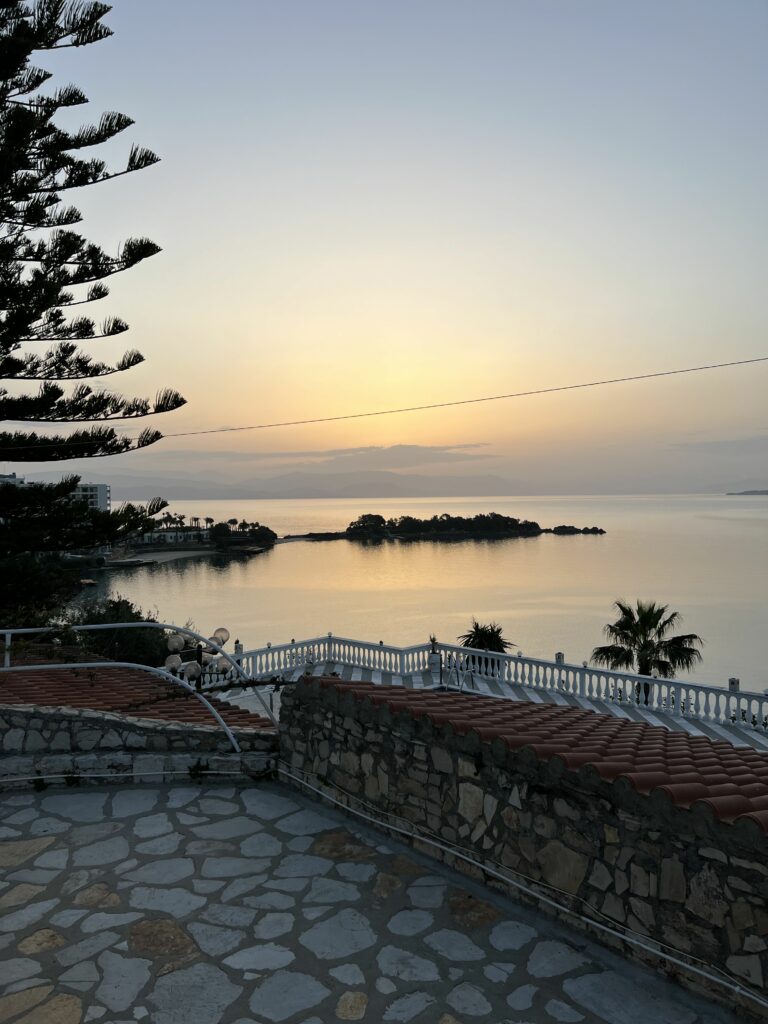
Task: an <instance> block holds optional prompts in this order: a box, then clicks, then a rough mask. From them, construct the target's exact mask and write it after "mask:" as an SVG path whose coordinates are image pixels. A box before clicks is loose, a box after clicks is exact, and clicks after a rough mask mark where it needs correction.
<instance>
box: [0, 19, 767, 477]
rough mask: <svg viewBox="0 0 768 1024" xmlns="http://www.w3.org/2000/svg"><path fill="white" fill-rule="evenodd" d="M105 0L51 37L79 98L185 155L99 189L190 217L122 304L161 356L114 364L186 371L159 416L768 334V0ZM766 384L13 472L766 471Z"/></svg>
mask: <svg viewBox="0 0 768 1024" xmlns="http://www.w3.org/2000/svg"><path fill="white" fill-rule="evenodd" d="M107 21H108V23H109V24H110V26H111V27H112V28H113V29H114V30H115V36H114V38H112V39H110V40H108V41H106V42H103V43H100V44H98V45H95V46H89V47H86V48H84V49H82V50H74V51H73V50H68V51H65V52H63V53H62V54H59V55H51V56H49V57H47V58H46V59H45V61H44V63H45V64H46V65H47V66H49V67H50V68H51V69H52V70H54V71H55V72H56V75H57V81H58V82H63V81H64V80H66V81H74V82H76V83H77V84H78V85H80V86H81V87H82V88H84V89H85V91H86V93H87V94H88V95H89V97H90V98H91V101H92V102H91V104H90V106H89V107H85V108H80V109H79V110H77V111H75V112H71V113H70V116H71V117H72V119H74V120H77V122H78V123H79V122H81V121H83V120H85V119H86V114H87V115H88V116H93V117H95V116H98V114H99V113H100V112H101V111H102V110H105V109H116V110H120V111H123V112H125V113H128V114H130V115H131V116H132V117H134V118H135V120H136V125H135V126H134V127H133V128H131V129H129V130H128V131H127V132H126V133H125V134H124V135H123V136H122V137H121V138H120V139H119V140H115V141H114V142H112V143H110V145H109V147H104V148H105V151H106V152H107V153H108V154H109V155H110V156H111V157H113V158H114V159H115V161H116V162H117V161H119V159H121V158H122V157H123V156H124V155H125V153H126V152H127V148H128V146H129V145H130V143H131V142H133V141H136V142H139V143H141V144H143V145H146V146H149V147H150V148H152V149H154V150H156V151H157V152H158V153H159V155H160V156H161V158H162V162H161V163H160V164H159V165H158V166H157V167H154V168H151V169H148V170H145V171H142V172H141V173H139V174H135V175H130V176H127V177H124V178H120V179H118V180H116V181H113V182H110V183H105V184H101V185H99V186H96V187H93V188H88V189H85V190H83V192H82V193H80V194H78V196H77V197H76V198H77V201H78V203H79V205H81V208H82V209H83V212H84V213H85V215H86V219H85V222H84V225H83V230H84V231H85V232H86V233H88V235H89V236H90V237H92V238H93V239H94V240H95V241H98V242H100V243H102V244H105V245H109V246H115V245H117V244H118V243H119V242H120V241H121V240H122V239H123V238H125V237H127V236H128V235H149V236H150V237H152V238H153V239H154V240H155V241H157V242H158V243H159V244H160V245H162V246H163V252H162V254H160V255H159V256H156V257H154V258H153V259H152V260H149V261H147V262H146V263H145V264H143V265H142V266H140V267H138V268H135V269H133V270H131V271H130V272H129V273H127V274H125V275H122V276H121V277H118V278H114V279H113V283H112V285H111V290H112V295H111V297H110V299H108V300H107V301H106V302H104V303H101V304H100V306H101V307H102V308H98V307H93V309H94V313H98V315H99V316H101V315H102V314H106V313H115V314H119V315H121V316H124V317H125V318H126V319H127V320H128V321H129V323H130V324H131V328H132V329H131V333H130V334H128V335H123V336H122V337H121V338H117V339H114V340H109V341H106V342H105V341H101V342H94V343H92V344H93V345H94V347H95V346H96V345H98V346H99V350H98V352H99V356H100V357H102V358H106V357H108V356H118V355H119V354H120V352H121V351H122V350H123V349H124V348H126V347H137V348H139V349H140V350H141V351H142V352H143V353H144V354H145V356H146V357H147V362H146V363H145V364H144V365H142V366H140V367H137V368H135V369H134V370H131V371H130V372H127V373H124V374H121V375H119V377H118V378H110V383H114V385H115V386H116V388H117V389H119V390H121V391H123V392H125V393H129V394H137V395H142V394H153V393H154V392H155V391H156V390H158V389H159V388H160V387H163V386H173V387H175V388H177V389H178V390H180V391H181V392H182V393H183V394H184V395H185V396H186V398H187V399H188V405H187V406H186V407H185V408H184V409H182V410H180V411H177V412H174V413H172V414H169V415H166V416H163V417H158V418H157V419H156V420H155V421H154V424H155V425H157V426H158V427H159V428H160V429H162V430H163V431H165V432H168V433H174V432H186V431H193V430H203V429H209V428H215V427H219V426H223V425H232V426H241V425H248V424H253V423H264V422H270V421H275V420H286V419H305V418H312V417H317V416H332V415H341V414H345V413H353V412H359V411H364V410H368V409H378V408H390V407H393V406H405V405H413V404H426V403H431V402H439V401H450V400H452V399H464V398H471V397H477V396H482V395H493V394H499V393H506V392H510V391H518V390H528V389H534V388H541V387H552V386H556V385H559V384H572V383H579V382H582V381H589V380H595V379H602V378H607V377H614V376H624V375H629V374H637V373H643V372H652V371H656V370H665V369H674V368H678V367H683V366H687V365H700V364H704V363H709V362H719V361H724V360H730V359H741V358H750V357H756V356H761V355H765V354H768V337H767V335H768V332H767V331H766V327H768V288H766V283H767V282H766V273H767V268H768V258H766V257H768V252H766V250H767V249H768V242H767V241H766V240H767V239H768V230H767V229H768V207H767V206H766V196H765V182H766V180H768V136H766V133H765V131H764V123H765V122H764V107H765V98H766V95H767V94H768V65H767V64H766V62H765V59H764V55H765V44H766V37H767V35H768V7H766V5H765V4H764V2H763V0H739V2H738V3H731V4H723V3H722V2H720V0H675V2H674V3H670V2H669V0H644V2H643V3H632V4H617V3H615V0H580V2H579V3H573V2H571V0H482V3H478V4H468V3H466V2H460V3H459V2H455V0H407V2H406V0H388V2H387V3H373V2H370V0H324V2H323V3H317V0H290V2H283V3H274V2H272V3H266V2H262V0H228V2H227V3H226V4H222V5H215V4H214V5H212V4H210V3H209V2H202V0H117V2H116V3H115V5H114V9H113V12H112V13H111V14H110V15H109V17H108V19H107ZM107 306H108V307H109V308H107ZM767 385H768V364H763V365H762V366H761V365H758V366H752V367H746V368H738V369H729V370H724V371H719V372H713V373H707V374H704V373H702V374H698V375H691V376H686V377H674V378H668V379H664V380H659V381H651V382H645V383H634V384H621V385H612V386H610V387H605V388H601V389H594V390H587V391H577V392H574V393H570V394H568V393H566V394H556V395H548V396H540V397H531V398H524V399H519V400H511V401H506V402H492V403H489V404H487V405H473V406H464V407H458V408H455V409H445V410H438V411H431V412H420V413H408V414H404V415H400V416H387V417H382V418H374V419H366V420H357V421H355V420H352V421H347V422H342V423H335V424H325V425H311V426H305V427H292V428H281V429H274V430H263V431H253V432H243V433H229V434H221V435H209V436H204V437H180V438H176V439H170V438H169V439H167V440H165V441H163V442H161V443H160V444H158V445H156V446H154V447H153V448H151V449H148V450H147V451H146V452H143V453H140V454H136V455H129V456H122V457H118V458H112V459H100V460H93V461H90V462H88V463H75V464H66V465H64V464H60V465H59V466H56V467H50V466H43V465H27V466H26V467H23V466H19V465H15V466H14V465H10V464H5V467H6V468H7V469H16V470H17V471H22V470H24V471H25V472H27V473H32V474H35V473H37V472H41V473H42V472H46V473H50V472H52V469H56V470H59V469H76V470H78V471H83V472H84V474H85V476H86V477H87V478H90V479H94V480H107V481H113V482H115V481H117V482H119V481H121V480H122V481H123V485H124V487H125V488H127V489H128V490H130V489H131V487H135V488H138V489H139V490H142V489H144V488H149V490H150V492H151V493H157V492H158V488H157V486H151V485H152V484H154V482H155V481H159V482H163V481H172V480H173V481H180V482H181V483H179V486H180V487H181V486H182V484H183V483H184V481H192V482H194V483H195V485H196V486H197V487H198V488H200V487H203V488H204V487H205V486H207V485H208V484H210V486H212V487H214V488H219V489H221V493H222V495H223V494H224V492H225V491H226V489H227V488H231V487H233V486H236V485H237V486H238V487H240V488H241V489H243V488H245V489H246V490H247V488H252V491H253V493H265V488H266V490H270V489H271V492H274V491H275V490H277V491H279V490H280V486H281V484H280V478H282V477H283V476H284V475H285V474H289V475H291V477H292V479H293V483H294V484H295V483H296V479H295V477H296V475H297V474H298V475H300V476H302V478H303V479H304V481H305V484H306V486H307V487H310V488H311V484H312V479H311V478H315V479H316V478H317V477H318V476H320V477H323V475H327V474H329V473H333V474H336V473H338V474H341V475H343V474H351V475H352V476H354V477H356V478H357V479H359V480H360V486H361V488H362V489H363V491H364V490H365V487H366V486H368V484H366V481H367V480H368V476H366V474H369V475H370V474H374V477H375V479H376V480H378V483H379V484H380V485H382V486H383V485H384V484H385V483H386V479H387V478H386V477H381V476H379V477H376V476H375V475H376V474H380V473H396V474H405V475H406V476H410V477H417V478H419V480H418V481H417V482H416V483H414V482H413V481H409V486H411V487H412V488H414V487H415V488H416V489H417V490H418V489H419V488H421V489H422V490H421V493H424V494H431V493H432V489H431V488H430V480H432V479H433V478H434V477H440V478H441V479H442V481H443V482H442V483H441V485H440V486H446V487H450V481H449V480H447V479H446V478H450V477H453V478H454V479H455V480H456V481H457V486H464V487H469V488H470V489H472V488H473V487H474V488H475V493H512V494H514V493H529V494H530V493H613V492H615V493H659V492H696V491H722V490H730V489H740V488H748V487H760V486H762V487H768V458H767V456H768V412H766V401H765V397H766V391H767V390H768V388H767ZM142 425H143V424H142ZM0 469H2V466H0ZM421 478H423V479H421ZM475 478H476V479H475ZM467 480H469V483H467ZM494 481H496V484H494ZM460 482H461V483H460ZM495 485H498V487H500V488H501V490H500V491H498V492H497V491H493V490H491V491H490V492H489V491H487V488H489V487H490V488H492V487H493V486H495ZM377 486H378V485H377ZM434 486H436V485H434V484H433V487H434ZM505 488H506V490H505ZM248 493H251V492H250V491H249V492H248ZM457 493H458V492H457ZM461 493H464V492H461ZM136 496H143V495H142V494H139V493H137V494H136Z"/></svg>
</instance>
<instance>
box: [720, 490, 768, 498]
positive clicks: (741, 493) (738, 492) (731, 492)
mask: <svg viewBox="0 0 768 1024" xmlns="http://www.w3.org/2000/svg"><path fill="white" fill-rule="evenodd" d="M747 494H768V491H726V495H730V496H731V497H735V498H738V497H739V496H743V495H747Z"/></svg>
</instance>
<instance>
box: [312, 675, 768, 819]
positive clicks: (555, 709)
mask: <svg viewBox="0 0 768 1024" xmlns="http://www.w3.org/2000/svg"><path fill="white" fill-rule="evenodd" d="M307 681H308V682H319V684H320V686H321V687H335V688H336V689H337V690H338V691H339V693H340V694H342V695H343V694H350V695H351V696H353V697H355V698H356V699H357V700H368V701H370V702H371V703H372V704H373V705H375V706H384V705H386V706H387V707H389V709H390V711H391V713H392V714H393V715H397V714H402V713H405V714H408V715H409V716H412V717H415V718H422V717H427V718H428V719H430V720H431V721H432V722H433V723H434V724H435V725H436V726H438V727H442V728H445V729H447V730H449V731H452V732H453V733H454V734H456V735H464V734H466V733H468V732H473V733H475V734H477V736H478V737H479V738H480V739H481V740H482V741H484V742H490V741H494V740H498V741H500V742H501V743H503V744H504V745H505V746H506V747H507V748H508V749H509V750H522V749H524V748H527V749H529V750H531V751H532V752H533V754H534V755H535V756H536V757H538V758H540V759H542V760H549V759H550V758H558V759H559V761H560V762H561V763H562V764H563V766H564V767H565V768H566V769H568V770H571V771H579V770H583V771H587V772H592V771H594V772H596V773H597V775H599V776H600V777H601V778H602V779H604V780H606V781H608V782H615V783H616V784H618V785H622V786H629V787H631V788H632V789H633V790H635V791H636V792H637V793H639V794H642V795H645V796H651V795H653V797H654V800H659V799H661V800H668V801H670V802H671V803H672V804H674V805H675V806H677V807H681V808H691V809H695V808H704V809H706V810H708V812H710V813H711V814H713V815H714V816H715V817H716V818H718V819H719V820H721V821H724V822H736V821H742V820H746V821H750V822H752V823H754V824H755V825H757V826H758V827H759V828H761V829H762V830H763V831H765V832H768V755H766V754H762V753H760V752H759V751H756V750H753V749H752V748H751V747H735V746H734V745H733V744H731V743H728V742H727V741H725V740H722V741H715V740H710V739H708V738H707V737H704V736H689V735H688V734H687V733H683V732H671V731H669V730H667V729H664V728H662V727H660V726H652V725H648V724H646V723H645V722H632V721H627V720H625V719H617V718H615V717H614V716H612V715H600V714H596V713H595V712H593V711H585V710H582V709H580V708H574V707H562V706H559V705H552V704H546V705H545V704H531V703H523V702H520V703H517V702H510V701H500V700H499V699H498V698H495V697H485V696H481V695H477V694H470V693H449V692H445V691H434V690H403V688H402V687H399V686H379V685H374V684H373V683H362V682H353V683H347V682H343V681H342V680H340V679H338V678H336V677H327V678H321V679H315V678H308V679H307Z"/></svg>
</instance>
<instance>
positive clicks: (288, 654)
mask: <svg viewBox="0 0 768 1024" xmlns="http://www.w3.org/2000/svg"><path fill="white" fill-rule="evenodd" d="M435 646H436V653H438V654H439V655H440V658H441V664H442V681H443V683H445V684H447V685H449V686H450V685H458V686H461V687H462V688H471V686H472V681H473V679H475V678H477V679H487V680H492V681H495V682H498V683H500V684H502V685H505V684H506V685H510V686H512V685H517V686H525V687H528V688H530V689H533V690H540V691H545V692H546V691H549V692H556V693H561V694H570V695H571V696H574V697H585V698H587V699H589V700H596V701H604V702H606V703H609V704H616V705H627V706H630V705H635V706H637V705H639V706H641V707H643V708H644V709H645V710H648V711H656V712H660V713H662V714H666V715H673V716H675V717H681V718H692V719H698V720H700V721H704V722H711V723H714V724H717V725H723V726H730V725H738V726H742V727H747V728H753V729H759V730H761V731H766V730H768V695H766V694H760V693H753V692H749V691H740V690H738V689H725V688H724V687H718V686H712V685H709V684H706V683H695V682H689V681H687V680H681V679H656V678H652V677H650V676H640V675H635V674H633V673H630V672H614V671H611V670H610V669H604V668H598V667H594V666H589V665H570V664H566V663H565V662H561V661H546V660H544V659H539V658H525V657H523V656H522V655H512V654H494V653H491V652H488V651H477V650H472V649H469V648H466V647H459V646H457V645H454V644H442V643H438V644H436V645H435ZM432 653H434V652H433V651H432V647H431V645H430V644H419V645H416V646H413V647H392V646H388V645H386V644H383V643H369V642H366V641H362V640H351V639H349V638H347V637H336V636H331V635H328V636H325V637H315V638H314V639H311V640H300V641H295V642H292V643H289V644H279V645H276V646H269V647H262V648H259V649H257V650H253V651H246V652H244V653H243V654H242V655H241V656H240V659H239V660H240V662H241V664H242V666H243V668H244V670H245V671H246V672H247V674H248V675H250V676H252V677H254V678H259V677H260V678H265V677H268V676H271V675H275V676H280V675H283V674H285V673H289V672H295V671H296V669H303V668H306V669H307V670H309V671H311V670H312V668H313V667H314V666H315V665H317V664H321V663H322V664H331V665H335V666H339V667H342V666H344V665H351V666H353V667H357V668H365V669H370V670H372V671H375V672H386V673H391V674H392V675H395V676H398V675H399V676H405V675H412V674H418V673H422V672H425V671H429V669H430V654H432ZM436 681H437V679H436Z"/></svg>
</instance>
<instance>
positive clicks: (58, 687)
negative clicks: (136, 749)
mask: <svg viewBox="0 0 768 1024" xmlns="http://www.w3.org/2000/svg"><path fill="white" fill-rule="evenodd" d="M205 696H206V698H207V699H208V700H209V701H210V702H211V704H213V706H214V707H215V708H216V710H217V711H218V712H219V714H220V715H221V717H222V718H223V719H224V721H225V722H226V723H227V725H228V726H229V727H230V728H232V729H274V728H275V727H274V725H273V724H272V722H270V720H269V719H268V718H265V717H262V716H261V715H254V714H252V713H251V712H250V711H244V710H242V708H237V707H234V706H233V705H232V704H228V703H227V702H226V701H222V700H218V699H217V698H216V697H213V696H211V695H208V694H206V695H205ZM0 704H33V705H35V706H36V707H44V708H59V707H66V708H77V709H82V710H86V709H88V710H91V711H111V712H114V713H117V714H124V715H129V716H130V717H131V718H154V719H158V720H160V721H164V722H180V723H184V724H188V725H217V723H216V721H215V719H214V718H213V716H212V715H211V713H210V711H208V709H207V708H206V707H205V706H204V704H203V703H202V702H201V701H199V700H198V699H197V697H193V696H192V694H190V693H187V692H186V691H184V690H182V688H181V687H180V686H174V685H173V684H172V683H166V682H163V680H161V679H158V678H157V677H154V678H153V677H152V676H151V675H150V674H149V673H145V672H139V671H138V670H136V669H121V668H110V666H109V663H108V662H106V663H105V664H104V667H103V668H98V669H73V668H69V667H67V666H62V668H61V669H55V670H50V671H40V672H7V673H6V672H3V673H0Z"/></svg>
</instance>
